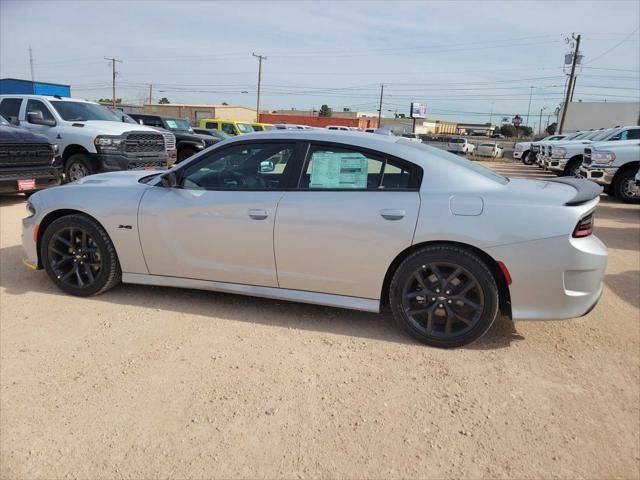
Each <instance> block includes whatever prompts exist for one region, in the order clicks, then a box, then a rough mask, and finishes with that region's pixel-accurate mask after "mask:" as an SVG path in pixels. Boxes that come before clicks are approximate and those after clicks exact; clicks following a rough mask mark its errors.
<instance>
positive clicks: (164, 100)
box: [158, 97, 171, 105]
mask: <svg viewBox="0 0 640 480" xmlns="http://www.w3.org/2000/svg"><path fill="white" fill-rule="evenodd" d="M158 103H160V104H163V105H164V104H167V103H171V102H170V101H169V99H168V98H167V97H162V98H161V99H160V100H158Z"/></svg>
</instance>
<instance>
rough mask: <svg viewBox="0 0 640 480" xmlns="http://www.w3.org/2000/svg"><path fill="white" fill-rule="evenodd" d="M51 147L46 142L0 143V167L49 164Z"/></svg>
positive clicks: (51, 156)
mask: <svg viewBox="0 0 640 480" xmlns="http://www.w3.org/2000/svg"><path fill="white" fill-rule="evenodd" d="M52 160H53V148H52V147H51V145H49V144H46V143H36V144H31V145H30V144H2V145H0V167H13V166H27V165H34V166H37V165H50V164H51V161H52Z"/></svg>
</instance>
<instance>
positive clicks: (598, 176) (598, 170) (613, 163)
mask: <svg viewBox="0 0 640 480" xmlns="http://www.w3.org/2000/svg"><path fill="white" fill-rule="evenodd" d="M638 168H640V140H638V139H635V140H621V141H618V142H611V141H609V142H597V143H592V144H591V145H588V146H587V147H585V148H584V160H583V162H582V165H581V166H580V170H579V173H578V175H579V176H581V177H583V178H587V179H589V180H592V181H594V182H596V183H597V184H599V185H602V186H603V187H604V191H605V192H606V193H608V194H609V195H612V196H614V197H617V198H619V199H620V200H622V201H623V202H626V203H640V197H638V196H636V195H635V185H634V184H635V180H634V177H635V175H636V172H637V171H638Z"/></svg>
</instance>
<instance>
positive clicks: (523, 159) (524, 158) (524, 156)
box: [521, 150, 533, 165]
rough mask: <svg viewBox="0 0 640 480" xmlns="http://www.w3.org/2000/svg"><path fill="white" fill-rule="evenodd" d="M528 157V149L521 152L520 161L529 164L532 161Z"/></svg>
mask: <svg viewBox="0 0 640 480" xmlns="http://www.w3.org/2000/svg"><path fill="white" fill-rule="evenodd" d="M529 157H530V155H529V150H527V151H526V152H524V153H523V154H522V158H521V160H522V163H524V164H525V165H531V164H532V163H533V162H531V161H529Z"/></svg>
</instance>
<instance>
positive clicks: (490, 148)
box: [447, 137, 504, 158]
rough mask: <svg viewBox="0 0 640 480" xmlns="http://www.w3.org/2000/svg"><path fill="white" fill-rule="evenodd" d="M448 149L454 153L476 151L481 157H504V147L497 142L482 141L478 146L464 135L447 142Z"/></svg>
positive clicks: (464, 153)
mask: <svg viewBox="0 0 640 480" xmlns="http://www.w3.org/2000/svg"><path fill="white" fill-rule="evenodd" d="M447 150H448V151H450V152H452V153H462V154H463V155H466V154H467V153H474V154H475V155H477V156H479V157H489V158H502V157H503V156H504V148H502V146H501V145H500V144H498V143H496V142H482V143H481V144H479V145H478V148H476V146H475V145H474V144H473V143H471V142H470V141H469V140H468V139H466V138H464V137H459V138H452V139H451V140H449V143H448V144H447Z"/></svg>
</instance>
